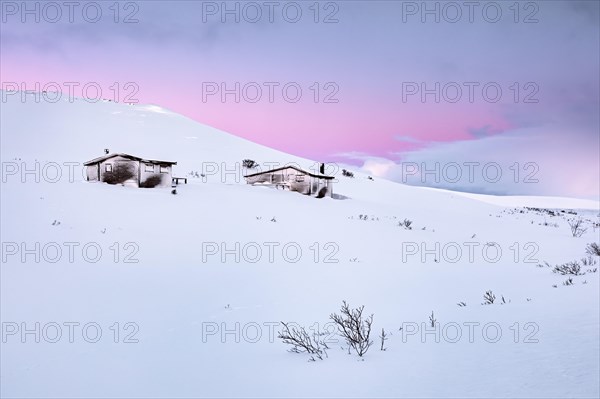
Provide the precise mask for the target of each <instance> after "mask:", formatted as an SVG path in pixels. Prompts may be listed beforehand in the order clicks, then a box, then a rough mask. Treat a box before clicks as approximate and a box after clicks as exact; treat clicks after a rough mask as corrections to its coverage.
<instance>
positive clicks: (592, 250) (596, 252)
mask: <svg viewBox="0 0 600 399" xmlns="http://www.w3.org/2000/svg"><path fill="white" fill-rule="evenodd" d="M585 253H586V254H588V255H592V256H600V245H598V244H596V243H595V242H592V243H591V244H588V245H587V246H586V247H585Z"/></svg>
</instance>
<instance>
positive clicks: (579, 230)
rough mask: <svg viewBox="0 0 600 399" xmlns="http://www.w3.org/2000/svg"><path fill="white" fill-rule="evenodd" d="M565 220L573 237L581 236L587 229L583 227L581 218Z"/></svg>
mask: <svg viewBox="0 0 600 399" xmlns="http://www.w3.org/2000/svg"><path fill="white" fill-rule="evenodd" d="M567 222H568V223H569V226H570V227H571V234H573V237H581V236H582V235H583V233H585V232H586V231H587V228H584V227H583V220H581V219H572V220H568V221H567Z"/></svg>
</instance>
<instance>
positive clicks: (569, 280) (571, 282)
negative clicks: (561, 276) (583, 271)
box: [563, 277, 574, 286]
mask: <svg viewBox="0 0 600 399" xmlns="http://www.w3.org/2000/svg"><path fill="white" fill-rule="evenodd" d="M573 284H574V283H573V278H572V277H569V278H568V279H566V280H565V281H564V282H563V285H565V286H568V285H573Z"/></svg>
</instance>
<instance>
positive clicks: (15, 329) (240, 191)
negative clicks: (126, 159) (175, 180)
mask: <svg viewBox="0 0 600 399" xmlns="http://www.w3.org/2000/svg"><path fill="white" fill-rule="evenodd" d="M1 106H2V111H1V117H0V121H1V122H0V123H1V125H0V128H1V150H0V151H1V156H2V165H3V169H2V170H3V175H2V185H1V197H0V199H1V218H2V224H1V234H2V269H1V318H2V334H3V335H2V344H1V345H2V356H1V366H2V368H1V372H0V385H1V387H2V388H1V394H2V396H8V397H34V396H52V397H117V396H118V397H125V396H137V397H202V396H224V397H231V396H245V397H250V396H259V397H264V396H273V397H275V396H321V397H323V396H341V397H386V396H393V397H399V396H400V397H402V396H405V397H435V396H443V397H455V396H456V397H469V396H472V397H480V396H485V397H489V396H490V393H491V392H493V393H494V394H495V395H496V396H498V397H507V396H512V397H525V396H537V397H559V396H571V397H598V395H599V394H600V387H599V379H598V375H599V373H600V365H599V357H598V354H599V352H600V346H599V338H600V334H599V311H600V306H599V302H600V298H599V279H598V275H599V274H598V271H597V270H598V266H599V265H598V264H597V263H596V264H589V265H583V264H582V263H583V262H582V260H581V259H582V258H585V259H586V260H585V262H592V263H593V262H597V261H598V257H597V256H596V257H594V256H590V257H588V256H587V254H586V246H587V245H588V244H589V243H592V242H599V241H600V239H599V233H600V228H599V227H598V223H599V222H600V219H599V217H600V215H599V204H598V203H597V202H594V201H587V200H576V199H568V198H543V197H513V198H511V197H493V196H482V195H472V194H464V193H454V192H451V191H444V190H436V189H429V188H420V187H411V186H405V185H401V184H397V183H393V182H390V181H386V180H382V179H377V178H375V179H374V180H370V179H368V178H367V176H366V175H364V174H361V173H356V174H355V176H356V177H355V178H347V177H343V176H342V175H341V173H340V171H338V170H337V168H336V167H335V165H332V166H330V167H329V168H328V170H327V173H330V174H335V175H336V178H337V181H336V182H335V183H334V192H335V194H336V196H335V198H325V199H315V198H311V197H307V196H302V195H299V194H297V193H290V192H288V191H282V190H275V189H270V188H267V187H253V186H249V185H246V184H245V183H244V181H243V179H242V178H241V174H242V173H243V172H244V171H243V170H242V169H241V166H239V165H240V163H241V160H242V159H245V158H249V159H253V160H255V161H257V162H258V163H260V164H261V165H267V164H269V163H271V165H275V164H279V165H283V164H286V163H291V162H293V163H296V164H298V165H300V166H302V167H305V168H313V169H314V167H315V165H316V162H318V161H323V160H306V159H301V158H298V157H295V156H291V155H288V154H284V153H282V152H279V151H275V150H273V149H270V148H267V147H264V146H260V145H257V144H254V143H252V142H249V141H246V140H243V139H240V138H237V137H235V136H232V135H229V134H227V133H224V132H221V131H218V130H216V129H213V128H210V127H208V126H203V125H201V124H198V123H197V122H195V121H192V120H190V119H187V118H185V117H183V116H180V115H178V114H175V113H173V112H171V111H168V110H165V109H162V108H160V107H158V106H149V105H125V104H116V103H113V102H98V103H94V104H92V103H89V102H86V101H84V100H77V101H75V102H73V103H71V102H69V101H67V100H66V99H65V100H63V101H60V102H58V103H56V104H50V103H47V102H40V103H36V102H35V101H33V96H32V100H31V101H25V102H23V101H20V98H19V97H17V96H14V97H9V100H8V101H7V102H4V103H2V104H1ZM104 148H109V149H110V150H111V151H113V152H125V153H132V154H134V155H139V156H142V157H147V158H155V159H167V160H173V161H177V162H178V165H177V166H176V167H175V172H174V174H175V175H176V176H181V177H189V184H187V185H180V186H178V188H177V195H173V194H171V190H170V189H135V188H127V187H120V186H110V185H107V184H94V183H88V182H85V181H84V179H83V177H82V174H81V170H82V169H81V168H82V166H81V165H82V164H83V162H85V161H87V160H89V159H92V158H94V157H96V156H100V155H102V151H103V149H104ZM36 165H37V166H36ZM56 165H59V168H58V169H57V168H56ZM35 168H38V169H37V171H36V169H35ZM69 168H72V169H69ZM25 170H29V171H31V170H33V172H29V173H26V172H24V171H25ZM56 170H60V172H61V173H62V174H61V175H60V176H59V177H57V178H55V177H56V174H55V171H56ZM69 170H72V171H74V174H73V177H72V178H71V176H70V175H69ZM192 171H193V172H198V176H199V177H193V176H191V175H190V174H189V173H190V172H192ZM202 174H204V177H202V176H201V175H202ZM194 175H195V173H194ZM36 177H38V178H39V179H38V180H39V182H36V181H35V180H36ZM525 207H527V208H525ZM546 208H548V209H546ZM405 219H408V220H410V221H412V225H411V226H410V228H406V227H405V226H402V225H400V224H401V222H403V221H404V220H405ZM575 220H581V221H582V224H583V228H585V229H587V230H586V231H585V232H583V234H582V235H581V236H580V237H573V236H572V233H571V228H570V226H569V221H571V223H572V222H573V221H575ZM36 258H37V259H36ZM588 258H589V259H590V260H588ZM572 261H577V262H579V264H580V265H581V273H585V274H584V275H577V276H570V275H561V274H560V273H554V272H553V267H554V266H555V265H560V264H564V263H566V262H572ZM544 262H548V264H549V265H546V264H545V263H544ZM569 278H571V279H572V280H571V281H572V282H573V284H572V285H570V283H567V281H568V279H569ZM564 284H569V285H564ZM486 291H492V292H493V294H494V295H495V296H496V300H495V301H494V303H493V304H489V305H482V302H484V298H483V295H484V293H486ZM343 300H346V301H348V302H349V303H350V305H351V306H354V307H356V306H360V305H365V312H368V313H369V314H370V313H373V314H374V324H373V326H374V330H373V332H372V335H371V339H372V340H373V341H374V344H373V346H372V347H371V348H370V350H369V351H368V352H367V354H366V355H365V356H364V358H359V357H358V356H357V355H356V354H354V353H351V354H348V350H347V345H346V343H345V342H344V340H343V339H342V338H341V337H340V336H338V335H336V334H330V333H331V332H332V331H333V328H334V326H333V325H332V324H331V321H330V320H329V315H330V314H331V313H333V312H339V307H340V305H341V303H342V301H343ZM463 303H464V305H463ZM465 305H466V306H465ZM432 312H433V318H434V319H435V320H436V321H437V324H435V325H436V327H435V328H437V333H435V330H434V329H433V328H431V327H427V325H428V324H429V323H430V319H429V317H430V315H431V314H432ZM281 321H283V322H293V323H297V324H298V325H300V326H304V327H306V328H307V330H309V331H315V330H317V329H318V330H319V331H321V332H324V333H325V335H323V337H325V338H324V339H326V340H328V342H329V347H330V349H329V350H327V357H326V358H325V359H324V360H316V361H315V362H312V361H309V360H310V358H311V357H310V356H309V355H306V354H296V353H289V352H287V350H288V349H290V348H289V346H287V345H285V344H283V343H282V342H281V340H280V339H278V338H277V337H276V336H277V331H280V330H281V327H282V326H281V324H279V323H280V322H281ZM36 323H39V327H36ZM69 323H71V324H69ZM72 323H78V324H72ZM128 323H130V324H128ZM36 328H37V329H38V331H37V332H35V331H36ZM382 328H383V329H385V331H386V332H387V333H388V334H390V336H389V339H388V340H387V341H385V347H386V348H387V349H386V350H385V351H381V350H380V339H379V338H378V335H379V334H380V332H381V329H382ZM426 328H429V329H431V330H432V331H434V332H429V333H427V331H426V330H425V329H426ZM26 329H27V330H33V332H26V333H24V331H25V330H26ZM57 332H60V336H59V335H57ZM97 332H101V335H98V334H97ZM424 332H426V333H425V334H422V333H424ZM36 338H37V339H38V340H39V342H36ZM54 341H56V342H54ZM94 341H96V342H94ZM136 341H137V342H136Z"/></svg>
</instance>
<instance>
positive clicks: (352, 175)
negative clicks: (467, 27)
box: [342, 169, 354, 177]
mask: <svg viewBox="0 0 600 399" xmlns="http://www.w3.org/2000/svg"><path fill="white" fill-rule="evenodd" d="M342 175H343V176H346V177H354V173H352V172H350V171H349V170H346V169H342Z"/></svg>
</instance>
